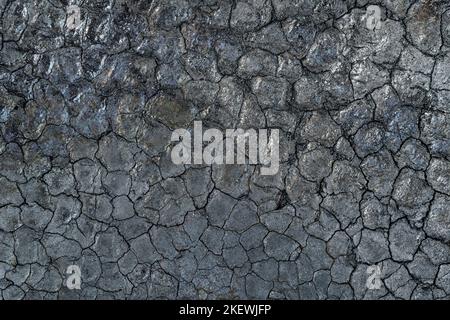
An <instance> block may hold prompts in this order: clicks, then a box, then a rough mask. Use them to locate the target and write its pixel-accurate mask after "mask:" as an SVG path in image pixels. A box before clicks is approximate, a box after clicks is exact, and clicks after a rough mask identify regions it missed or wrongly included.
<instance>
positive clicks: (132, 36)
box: [0, 0, 450, 299]
mask: <svg viewBox="0 0 450 320" xmlns="http://www.w3.org/2000/svg"><path fill="white" fill-rule="evenodd" d="M69 5H78V6H79V8H80V12H81V23H80V24H77V25H76V27H75V28H70V27H69V25H68V21H69V19H68V14H67V7H68V6H69ZM369 5H378V6H379V8H380V10H381V18H382V25H381V28H379V29H375V30H373V31H371V30H368V29H367V28H366V21H367V15H366V10H367V7H368V6H369ZM0 10H1V20H0V21H1V23H0V43H1V47H0V49H1V50H0V129H1V138H0V297H1V298H3V299H110V298H114V299H125V298H129V299H182V298H183V299H223V298H227V299H269V298H271V299H448V298H449V297H450V246H449V243H450V3H449V1H435V0H427V1H423V0H419V1H412V0H403V1H393V0H383V1H377V0H375V1H372V2H370V3H369V2H368V1H364V0H357V1H356V0H335V1H318V0H312V1H311V0H235V1H228V0H223V1H222V0H203V1H200V0H193V1H187V0H160V1H156V0H154V1H151V0H147V1H145V0H138V1H131V0H130V1H127V0H116V1H114V0H110V1H108V0H84V1H72V2H68V1H63V0H34V1H32V0H16V1H14V0H0ZM194 120H202V121H203V124H204V127H205V128H206V127H214V128H220V129H225V128H236V127H239V128H244V129H246V128H279V129H280V158H281V163H280V171H279V173H278V174H277V175H274V176H261V175H260V173H259V170H260V168H259V166H255V165H226V166H225V165H224V166H217V165H214V166H206V165H204V166H202V165H196V166H176V165H173V164H172V162H171V160H170V156H169V154H168V151H167V150H168V147H169V144H170V134H171V132H172V130H174V129H176V128H191V127H192V124H193V121H194ZM69 265H78V266H79V267H80V268H81V272H82V283H81V289H80V290H76V289H75V290H70V289H69V288H67V286H66V285H65V281H66V279H67V277H68V275H67V274H66V270H67V267H68V266H69ZM374 265H376V266H378V267H379V268H380V269H381V270H382V274H381V287H380V288H379V289H369V288H368V286H367V281H368V277H369V274H368V273H367V270H368V267H369V266H374Z"/></svg>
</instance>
